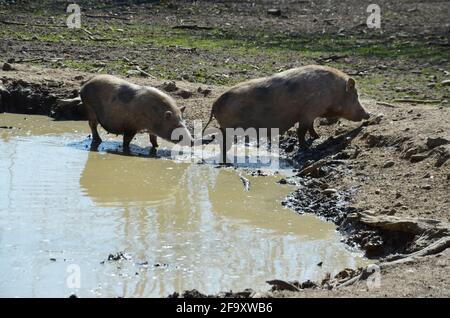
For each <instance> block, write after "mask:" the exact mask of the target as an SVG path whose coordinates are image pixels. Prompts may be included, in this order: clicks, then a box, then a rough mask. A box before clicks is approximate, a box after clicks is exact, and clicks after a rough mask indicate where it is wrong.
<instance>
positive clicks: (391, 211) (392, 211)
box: [387, 209, 397, 215]
mask: <svg viewBox="0 0 450 318" xmlns="http://www.w3.org/2000/svg"><path fill="white" fill-rule="evenodd" d="M395 213H397V210H396V209H390V210H389V212H388V213H387V215H394V214H395Z"/></svg>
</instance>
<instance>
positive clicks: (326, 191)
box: [323, 188, 337, 195]
mask: <svg viewBox="0 0 450 318" xmlns="http://www.w3.org/2000/svg"><path fill="white" fill-rule="evenodd" d="M336 193H337V190H336V189H332V188H328V189H325V190H323V194H325V195H333V194H336Z"/></svg>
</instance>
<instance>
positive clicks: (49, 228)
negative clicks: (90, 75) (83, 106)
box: [0, 114, 365, 297]
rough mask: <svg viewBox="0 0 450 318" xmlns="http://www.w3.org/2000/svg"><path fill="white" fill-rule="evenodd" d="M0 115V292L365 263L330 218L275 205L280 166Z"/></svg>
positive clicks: (231, 285) (58, 291)
mask: <svg viewBox="0 0 450 318" xmlns="http://www.w3.org/2000/svg"><path fill="white" fill-rule="evenodd" d="M24 118H27V119H26V120H25V119H24ZM0 126H8V127H9V126H13V129H0V180H1V183H0V272H1V273H2V279H1V280H0V296H1V297H15V296H20V297H64V296H68V295H70V294H72V293H76V294H77V295H78V296H80V297H118V296H121V297H161V296H167V295H168V294H170V293H172V292H174V291H178V292H180V291H182V290H186V289H193V288H195V289H198V290H199V291H201V292H203V293H217V292H219V291H227V290H235V291H237V290H242V289H244V288H248V287H250V288H253V289H254V290H267V289H268V288H269V287H270V286H268V285H267V284H265V281H266V280H270V279H283V280H299V281H304V280H307V279H311V280H319V279H321V278H323V276H324V275H325V273H327V272H331V273H332V274H335V273H337V272H338V271H339V270H341V269H343V268H345V267H351V268H356V267H358V266H360V265H362V264H364V263H365V259H364V258H363V257H362V256H361V254H359V253H356V252H352V251H349V250H348V249H347V247H346V246H345V245H344V244H343V243H341V242H340V238H341V237H340V235H339V234H338V233H337V232H336V231H335V226H334V225H333V224H331V223H328V222H324V221H322V220H320V219H318V218H316V217H314V216H310V215H305V216H300V215H298V214H296V213H294V212H293V211H291V210H289V209H285V208H283V207H282V206H281V204H280V202H281V200H282V199H283V198H284V197H285V196H286V195H287V194H288V193H289V192H291V191H292V190H293V188H292V187H290V186H288V185H279V184H277V183H276V181H278V180H279V179H280V178H281V176H279V175H278V176H266V177H251V176H248V175H245V173H244V172H243V170H242V169H239V170H238V171H237V170H235V169H233V168H227V169H224V168H222V169H217V168H215V166H214V165H211V164H201V165H200V164H192V163H188V162H176V161H173V160H169V159H167V158H165V155H164V154H165V152H167V149H166V150H164V149H161V150H159V152H158V156H160V157H161V158H151V157H149V156H148V153H149V148H148V139H147V136H146V135H140V136H139V137H138V139H137V140H134V141H133V147H132V151H133V153H134V155H133V156H125V155H122V154H120V152H121V139H120V137H118V138H116V137H115V136H112V135H105V134H104V140H107V142H105V143H103V144H102V146H101V147H100V150H99V152H90V151H88V149H87V148H88V146H89V140H88V139H87V136H88V135H89V129H88V125H87V123H85V122H72V121H70V122H54V121H52V120H51V119H49V118H47V117H41V116H29V115H13V114H0ZM164 145H165V144H164V143H163V144H162V148H164ZM240 173H241V174H244V175H245V176H246V178H248V180H249V181H250V183H251V188H250V191H248V192H245V191H244V186H243V184H242V181H241V180H240V178H239V174H240ZM284 173H289V170H286V171H281V174H284ZM120 251H123V252H124V253H125V255H126V258H127V259H121V260H119V261H108V260H107V259H108V256H109V254H116V253H117V252H120ZM105 260H106V261H105ZM103 261H104V262H103ZM320 262H322V266H318V265H317V264H318V263H320ZM78 274H79V275H78ZM78 282H79V285H78Z"/></svg>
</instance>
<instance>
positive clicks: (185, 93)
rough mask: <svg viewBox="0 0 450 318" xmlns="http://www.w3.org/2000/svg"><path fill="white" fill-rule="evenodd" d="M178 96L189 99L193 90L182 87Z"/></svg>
mask: <svg viewBox="0 0 450 318" xmlns="http://www.w3.org/2000/svg"><path fill="white" fill-rule="evenodd" d="M177 95H178V96H180V97H182V98H184V99H188V98H190V97H191V96H192V92H191V91H188V90H186V89H182V90H180V91H179V92H178V93H177Z"/></svg>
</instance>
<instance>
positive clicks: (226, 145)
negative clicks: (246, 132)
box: [220, 128, 232, 165]
mask: <svg viewBox="0 0 450 318" xmlns="http://www.w3.org/2000/svg"><path fill="white" fill-rule="evenodd" d="M220 132H221V133H222V147H221V148H220V156H221V158H222V162H221V164H223V165H226V164H227V152H228V150H230V148H231V144H232V140H231V138H229V137H227V134H226V129H225V128H220Z"/></svg>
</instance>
